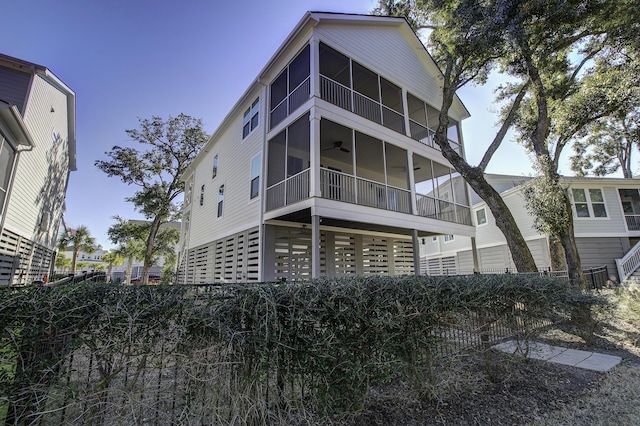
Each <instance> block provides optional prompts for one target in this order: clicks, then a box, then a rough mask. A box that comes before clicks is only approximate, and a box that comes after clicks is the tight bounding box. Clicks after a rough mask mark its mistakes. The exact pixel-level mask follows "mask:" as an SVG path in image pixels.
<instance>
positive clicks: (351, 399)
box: [0, 275, 573, 424]
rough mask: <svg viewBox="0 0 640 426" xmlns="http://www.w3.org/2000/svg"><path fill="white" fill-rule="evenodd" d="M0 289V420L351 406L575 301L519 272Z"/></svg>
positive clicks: (267, 414)
mask: <svg viewBox="0 0 640 426" xmlns="http://www.w3.org/2000/svg"><path fill="white" fill-rule="evenodd" d="M205 290H208V291H205ZM0 297H1V299H0V324H2V329H1V331H0V333H1V334H0V342H1V343H0V357H2V358H1V359H0V392H1V395H2V396H1V398H2V399H1V400H0V401H4V404H5V407H6V408H7V409H8V413H7V424H12V423H13V422H16V423H18V424H29V423H31V422H33V421H36V420H37V419H41V421H42V422H43V423H44V424H47V423H48V422H50V423H51V424H64V423H65V422H68V423H80V424H83V423H96V422H100V423H106V424H130V423H136V420H135V419H142V418H146V419H150V418H151V419H155V420H154V422H157V423H189V422H199V423H217V424H224V423H265V422H269V423H278V422H288V421H291V419H292V418H298V419H299V418H301V417H300V416H308V415H311V416H315V417H318V416H320V417H327V416H329V417H332V416H336V415H344V414H348V413H354V412H358V410H360V409H361V408H362V407H363V406H364V405H365V404H366V401H367V397H368V394H369V389H370V388H371V387H372V386H380V385H383V384H385V383H388V382H390V381H391V380H394V379H401V380H404V381H406V382H408V383H412V384H413V387H414V389H415V391H416V395H423V396H424V395H433V393H434V392H436V387H435V384H436V382H437V373H436V370H435V369H434V365H435V364H437V362H438V360H439V359H443V357H446V356H447V355H450V354H452V353H455V352H460V351H464V350H466V349H468V348H470V347H477V348H481V349H485V350H487V349H488V348H489V347H490V346H491V345H492V344H493V343H495V342H497V341H499V340H500V339H503V338H506V337H509V336H516V337H518V338H521V339H528V338H530V336H531V335H533V334H534V333H535V332H536V330H538V329H539V327H541V326H542V325H544V324H547V323H549V322H550V321H554V320H555V319H556V318H557V317H558V316H565V315H567V313H568V312H570V309H571V307H572V306H573V305H572V304H571V303H572V300H573V299H572V297H573V296H572V293H571V288H570V287H569V286H568V285H567V284H565V283H563V282H562V281H558V280H555V279H552V278H548V277H539V276H527V275H495V276H487V275H474V276H467V277H428V276H419V277H416V276H406V277H394V278H392V277H378V276H372V277H353V278H343V279H335V280H328V279H327V280H313V281H309V282H301V283H286V284H284V283H281V284H257V285H225V286H220V287H209V288H197V287H196V288H192V287H189V286H135V287H128V286H122V285H117V284H86V283H85V284H80V285H73V286H67V287H55V288H51V287H38V288H28V289H25V290H19V291H15V290H14V291H11V290H2V291H0ZM0 403H2V402H0ZM45 411H50V412H52V413H55V415H52V414H49V415H48V416H47V417H41V413H43V412H45ZM291 416H294V417H291Z"/></svg>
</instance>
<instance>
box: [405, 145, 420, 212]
mask: <svg viewBox="0 0 640 426" xmlns="http://www.w3.org/2000/svg"><path fill="white" fill-rule="evenodd" d="M407 173H408V175H409V190H410V191H411V213H412V214H414V215H418V203H417V201H416V198H417V197H416V176H415V173H416V172H415V171H414V170H413V151H411V150H409V151H407Z"/></svg>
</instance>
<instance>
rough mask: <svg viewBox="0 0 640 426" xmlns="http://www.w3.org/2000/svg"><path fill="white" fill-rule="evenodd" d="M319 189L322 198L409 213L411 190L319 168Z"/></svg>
mask: <svg viewBox="0 0 640 426" xmlns="http://www.w3.org/2000/svg"><path fill="white" fill-rule="evenodd" d="M320 190H321V194H322V197H323V198H328V199H331V200H337V201H343V202H345V203H353V204H358V205H361V206H367V207H375V208H378V209H385V210H393V211H396V212H400V213H408V214H411V191H408V190H406V189H401V188H396V187H392V186H388V185H385V184H383V183H380V182H375V181H372V180H367V179H362V178H357V177H355V176H352V175H348V174H345V173H341V172H336V171H333V170H328V169H321V170H320Z"/></svg>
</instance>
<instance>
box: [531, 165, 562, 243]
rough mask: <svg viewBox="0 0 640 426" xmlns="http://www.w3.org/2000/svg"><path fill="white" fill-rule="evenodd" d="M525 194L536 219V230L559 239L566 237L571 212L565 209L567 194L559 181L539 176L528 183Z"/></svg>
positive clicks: (534, 223)
mask: <svg viewBox="0 0 640 426" xmlns="http://www.w3.org/2000/svg"><path fill="white" fill-rule="evenodd" d="M523 193H524V197H525V205H526V207H527V210H528V211H529V212H531V214H532V215H533V217H534V222H533V225H534V227H535V229H536V230H537V231H538V232H540V233H542V234H545V235H552V236H554V237H557V238H562V237H563V236H565V234H566V232H567V229H569V226H568V225H569V221H570V220H571V218H570V217H569V214H571V211H570V210H567V209H566V208H565V207H564V206H565V203H566V202H567V200H566V198H567V193H566V189H564V188H563V187H562V186H561V185H560V184H559V182H558V179H552V178H549V177H547V176H538V177H536V178H534V179H532V180H530V181H529V182H527V183H526V185H525V188H524V192H523Z"/></svg>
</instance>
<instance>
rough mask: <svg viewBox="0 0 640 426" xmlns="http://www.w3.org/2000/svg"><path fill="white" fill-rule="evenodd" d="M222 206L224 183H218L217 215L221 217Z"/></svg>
mask: <svg viewBox="0 0 640 426" xmlns="http://www.w3.org/2000/svg"><path fill="white" fill-rule="evenodd" d="M223 207H224V185H220V189H218V217H222V209H223Z"/></svg>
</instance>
